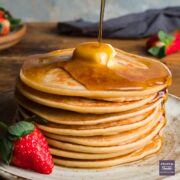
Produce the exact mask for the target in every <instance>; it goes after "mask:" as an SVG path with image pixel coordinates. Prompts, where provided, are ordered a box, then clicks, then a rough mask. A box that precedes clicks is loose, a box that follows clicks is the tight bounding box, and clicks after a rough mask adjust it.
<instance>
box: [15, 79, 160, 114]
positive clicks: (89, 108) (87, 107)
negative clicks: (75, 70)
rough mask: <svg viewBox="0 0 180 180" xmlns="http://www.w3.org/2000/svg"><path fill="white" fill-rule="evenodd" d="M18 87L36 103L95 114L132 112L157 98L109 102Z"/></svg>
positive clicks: (19, 85)
mask: <svg viewBox="0 0 180 180" xmlns="http://www.w3.org/2000/svg"><path fill="white" fill-rule="evenodd" d="M16 87H17V89H18V91H19V92H20V93H22V94H23V95H24V96H25V97H27V98H28V99H30V100H32V101H34V102H36V103H39V104H42V105H46V106H49V107H54V108H60V109H65V110H69V111H75V112H80V113H93V114H104V113H113V112H121V111H127V110H131V109H134V108H138V107H141V106H143V105H145V104H147V103H149V102H151V101H152V100H153V99H154V98H155V97H156V96H157V94H153V95H151V96H149V97H148V98H146V99H143V100H137V101H132V102H109V101H100V100H91V99H86V98H80V97H70V96H59V95H53V94H47V93H43V92H40V91H37V90H34V89H32V88H30V87H28V86H26V85H25V84H23V83H22V82H20V81H18V82H17V85H16Z"/></svg>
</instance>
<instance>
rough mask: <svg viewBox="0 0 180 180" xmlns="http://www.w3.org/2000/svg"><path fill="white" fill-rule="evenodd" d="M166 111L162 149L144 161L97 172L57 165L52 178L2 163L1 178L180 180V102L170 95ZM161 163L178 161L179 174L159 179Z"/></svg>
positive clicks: (44, 179)
mask: <svg viewBox="0 0 180 180" xmlns="http://www.w3.org/2000/svg"><path fill="white" fill-rule="evenodd" d="M8 97H10V96H8ZM0 105H1V103H0ZM1 108H2V106H1ZM11 109H12V108H11ZM166 112H167V119H168V122H167V126H166V128H165V130H164V145H163V148H162V150H161V152H160V153H158V154H155V155H152V156H151V157H149V158H146V159H144V160H141V161H138V162H134V163H129V164H127V165H121V166H116V167H112V168H106V169H96V170H86V169H74V168H64V167H58V166H55V168H54V171H53V173H52V174H51V175H42V174H38V173H35V172H31V171H27V170H23V169H19V168H16V167H13V166H7V165H4V164H0V176H2V177H4V178H7V179H11V180H12V179H16V178H20V177H21V178H27V179H32V180H121V179H122V180H131V179H132V180H136V179H137V180H155V179H164V178H165V179H180V99H179V98H177V97H175V96H173V95H170V96H169V100H168V102H167V104H166ZM7 113H8V112H7ZM159 160H175V167H176V175H175V176H169V177H168V176H166V177H163V176H159Z"/></svg>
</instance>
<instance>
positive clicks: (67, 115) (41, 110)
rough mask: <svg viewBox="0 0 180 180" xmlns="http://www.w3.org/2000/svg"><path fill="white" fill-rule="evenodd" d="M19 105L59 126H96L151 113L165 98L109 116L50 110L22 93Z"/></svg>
mask: <svg viewBox="0 0 180 180" xmlns="http://www.w3.org/2000/svg"><path fill="white" fill-rule="evenodd" d="M15 96H16V100H17V103H18V104H20V106H22V107H23V108H25V109H27V110H28V111H30V112H32V113H34V114H37V115H38V116H40V117H42V118H44V119H46V120H48V121H49V122H54V123H57V124H66V125H95V124H101V123H106V122H114V121H117V120H123V119H127V118H131V117H135V116H138V115H141V114H144V113H146V112H149V111H151V110H152V109H154V108H155V107H157V106H158V105H159V104H160V103H162V101H163V98H160V99H159V100H157V101H155V102H152V103H148V104H147V105H144V106H143V107H140V108H137V109H133V110H129V111H126V112H120V113H109V114H99V115H98V114H88V115H87V114H82V113H76V112H72V111H65V110H60V109H54V108H49V107H46V106H43V105H40V104H37V103H34V102H33V101H30V100H29V99H27V98H25V97H24V96H22V95H21V94H20V93H17V92H16V94H15Z"/></svg>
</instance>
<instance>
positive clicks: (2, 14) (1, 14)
mask: <svg viewBox="0 0 180 180" xmlns="http://www.w3.org/2000/svg"><path fill="white" fill-rule="evenodd" d="M4 17H5V13H4V11H3V10H0V18H4Z"/></svg>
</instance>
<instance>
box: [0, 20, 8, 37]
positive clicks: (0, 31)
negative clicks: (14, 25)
mask: <svg viewBox="0 0 180 180" xmlns="http://www.w3.org/2000/svg"><path fill="white" fill-rule="evenodd" d="M9 31H10V22H9V21H8V20H7V19H4V18H0V35H6V34H8V33H9Z"/></svg>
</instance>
